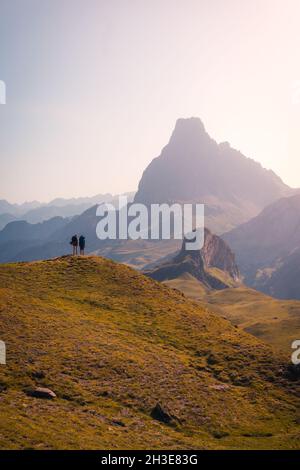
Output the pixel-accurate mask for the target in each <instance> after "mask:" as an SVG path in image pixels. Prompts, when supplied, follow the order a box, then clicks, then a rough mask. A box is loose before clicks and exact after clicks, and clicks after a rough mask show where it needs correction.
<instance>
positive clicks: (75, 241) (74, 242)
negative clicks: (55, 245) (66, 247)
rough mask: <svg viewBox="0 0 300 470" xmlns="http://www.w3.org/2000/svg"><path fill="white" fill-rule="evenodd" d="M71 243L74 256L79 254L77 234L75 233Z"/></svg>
mask: <svg viewBox="0 0 300 470" xmlns="http://www.w3.org/2000/svg"><path fill="white" fill-rule="evenodd" d="M70 245H72V246H73V256H75V255H77V254H78V237H77V235H73V237H72V239H71V241H70Z"/></svg>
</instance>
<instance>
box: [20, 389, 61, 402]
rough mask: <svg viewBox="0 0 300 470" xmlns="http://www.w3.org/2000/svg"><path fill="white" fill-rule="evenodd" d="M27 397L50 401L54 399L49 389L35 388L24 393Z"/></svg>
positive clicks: (53, 394) (54, 396)
mask: <svg viewBox="0 0 300 470" xmlns="http://www.w3.org/2000/svg"><path fill="white" fill-rule="evenodd" d="M26 393H27V395H28V396H30V397H34V398H44V399H47V400H52V399H53V398H56V394H55V393H54V392H53V391H52V390H50V388H43V387H36V388H34V389H30V390H27V391H26Z"/></svg>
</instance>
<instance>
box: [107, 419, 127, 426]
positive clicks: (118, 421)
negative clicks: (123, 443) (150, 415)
mask: <svg viewBox="0 0 300 470" xmlns="http://www.w3.org/2000/svg"><path fill="white" fill-rule="evenodd" d="M111 424H113V425H114V426H120V427H121V428H125V427H126V424H125V423H123V421H120V420H118V419H113V420H112V421H111Z"/></svg>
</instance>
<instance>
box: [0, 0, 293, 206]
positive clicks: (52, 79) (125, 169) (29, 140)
mask: <svg viewBox="0 0 300 470" xmlns="http://www.w3.org/2000/svg"><path fill="white" fill-rule="evenodd" d="M299 25H300V1H299V0H251V1H249V0H0V80H3V81H5V83H6V87H7V104H6V105H0V159H1V186H0V199H2V198H5V199H8V200H10V201H11V202H21V201H24V200H33V199H38V200H41V201H48V200H50V199H52V198H54V197H75V196H91V195H94V194H97V193H100V192H101V193H102V192H103V193H104V192H112V193H120V192H124V191H130V190H135V189H136V188H137V185H138V182H139V179H140V177H141V175H142V172H143V170H144V169H145V167H146V166H147V165H148V164H149V163H150V161H151V160H152V159H153V158H155V157H156V156H158V155H159V154H160V151H161V149H162V147H163V146H164V145H166V144H167V142H168V140H169V137H170V134H171V132H172V130H173V128H174V125H175V122H176V120H177V118H179V117H190V116H198V117H200V118H201V119H202V120H203V122H204V124H205V126H206V129H207V131H208V132H209V133H210V134H211V136H212V137H214V138H215V139H216V140H217V141H218V142H221V141H224V140H226V141H229V142H230V143H231V145H232V146H233V147H235V148H237V149H238V150H241V151H242V152H243V153H244V154H245V155H247V156H249V157H251V158H254V159H255V160H257V161H259V162H261V163H262V165H263V166H264V167H266V168H272V169H273V170H274V171H275V172H276V173H278V174H279V176H281V177H282V178H283V180H284V181H285V182H286V183H288V184H290V185H291V186H299V187H300V158H299V156H300V132H299V131H300V53H299V46H300V27H299Z"/></svg>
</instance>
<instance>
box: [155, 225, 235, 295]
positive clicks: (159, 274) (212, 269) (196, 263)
mask: <svg viewBox="0 0 300 470" xmlns="http://www.w3.org/2000/svg"><path fill="white" fill-rule="evenodd" d="M146 274H147V275H148V276H149V277H151V278H153V279H156V280H158V281H165V280H171V279H176V278H179V277H180V276H183V275H186V274H187V275H190V276H193V277H194V278H196V279H197V280H198V281H200V282H201V283H202V284H203V285H204V286H205V287H207V288H209V289H211V288H212V289H225V288H227V287H233V286H234V285H235V284H236V285H238V284H239V282H240V274H239V269H238V267H237V265H236V262H235V256H234V254H233V252H232V251H231V250H230V248H229V246H228V245H227V243H225V242H224V241H223V240H222V239H221V238H220V237H218V236H216V235H214V234H212V233H211V232H210V231H209V230H208V229H205V237H204V246H203V248H202V249H201V250H187V249H186V240H183V242H182V247H181V250H180V251H179V252H178V253H175V254H174V255H173V256H170V257H168V259H167V260H165V261H163V260H162V262H161V263H158V264H157V266H156V267H155V268H154V269H152V270H150V271H146Z"/></svg>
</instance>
